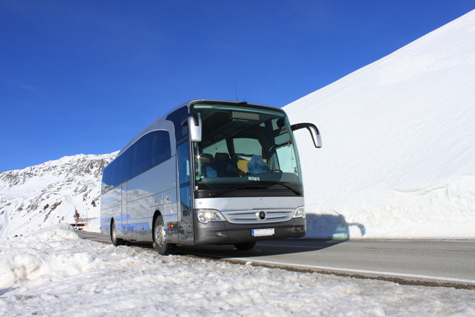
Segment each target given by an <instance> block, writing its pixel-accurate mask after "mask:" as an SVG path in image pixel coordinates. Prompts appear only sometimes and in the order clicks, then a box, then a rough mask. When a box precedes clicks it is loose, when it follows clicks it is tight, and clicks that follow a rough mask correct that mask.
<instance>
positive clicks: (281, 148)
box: [101, 100, 321, 255]
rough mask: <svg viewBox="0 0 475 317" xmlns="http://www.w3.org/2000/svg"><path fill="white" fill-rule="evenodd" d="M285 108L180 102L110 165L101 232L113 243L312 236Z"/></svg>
mask: <svg viewBox="0 0 475 317" xmlns="http://www.w3.org/2000/svg"><path fill="white" fill-rule="evenodd" d="M298 129H307V130H308V131H309V132H310V136H311V138H312V140H313V144H314V146H315V147H316V148H319V147H321V137H320V133H319V131H318V129H317V127H316V126H315V125H314V124H312V123H300V124H293V125H290V123H289V120H288V118H287V115H286V113H285V112H284V110H282V109H279V108H273V107H269V106H263V105H258V104H251V103H247V102H231V101H216V100H194V101H190V102H187V103H185V104H182V105H181V106H179V107H177V108H175V109H173V110H172V111H170V112H169V113H167V114H166V115H164V116H163V117H160V118H158V119H157V120H155V121H154V122H152V123H151V124H150V125H149V126H148V127H146V128H145V129H144V130H143V131H141V132H140V133H139V134H137V135H136V136H135V137H134V138H133V139H132V140H130V142H129V143H128V144H126V145H125V146H124V148H123V149H122V150H121V151H120V152H119V154H118V156H117V157H116V158H115V159H114V160H113V161H112V162H111V163H110V164H109V165H108V166H106V168H105V169H104V172H103V176H102V188H101V232H102V233H103V234H106V235H108V236H110V239H111V242H112V244H113V245H115V246H117V245H120V244H124V243H125V242H151V243H153V247H154V248H155V249H156V250H157V251H158V253H160V254H162V255H166V254H170V253H172V252H173V251H174V249H175V247H176V246H179V245H200V244H231V245H234V246H235V247H236V248H237V249H238V250H250V249H252V248H253V247H254V245H255V244H256V242H257V241H259V240H266V239H285V238H297V237H303V236H305V234H306V223H305V208H304V193H303V183H302V171H301V165H300V161H299V156H298V151H297V146H296V143H295V138H294V135H293V131H295V130H298Z"/></svg>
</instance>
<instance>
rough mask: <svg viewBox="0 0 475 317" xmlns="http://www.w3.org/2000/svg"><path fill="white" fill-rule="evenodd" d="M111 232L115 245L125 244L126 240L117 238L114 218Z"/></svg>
mask: <svg viewBox="0 0 475 317" xmlns="http://www.w3.org/2000/svg"><path fill="white" fill-rule="evenodd" d="M110 232H111V242H112V244H113V245H114V246H115V247H116V246H119V245H122V244H124V241H123V240H122V239H119V238H117V234H116V232H115V223H114V220H112V223H111V230H110Z"/></svg>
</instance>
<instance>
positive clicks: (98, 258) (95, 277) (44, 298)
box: [0, 224, 475, 317]
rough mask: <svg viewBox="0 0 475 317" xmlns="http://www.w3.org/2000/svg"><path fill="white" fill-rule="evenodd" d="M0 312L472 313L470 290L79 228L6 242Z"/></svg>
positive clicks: (0, 264) (0, 260) (1, 249)
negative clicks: (103, 239) (291, 265)
mask: <svg viewBox="0 0 475 317" xmlns="http://www.w3.org/2000/svg"><path fill="white" fill-rule="evenodd" d="M0 315H1V316H12V317H13V316H32V315H35V316H118V315H120V316H226V317H229V316H272V317H274V316H365V317H366V316H408V315H413V316H415V315H417V316H442V315H443V316H464V317H466V316H475V301H474V293H473V291H469V290H457V289H452V288H431V287H419V286H401V285H399V284H396V283H391V282H382V281H376V280H361V279H354V278H349V277H337V276H330V275H320V274H315V273H296V272H289V271H285V270H280V269H269V268H263V267H254V266H252V265H250V264H247V265H238V264H231V263H228V262H223V261H213V260H206V259H199V258H196V257H189V256H180V255H174V256H159V255H158V253H157V252H155V251H154V250H153V249H148V248H139V247H125V246H121V247H114V246H112V245H110V244H103V243H98V242H93V241H88V240H82V239H80V238H78V236H77V235H76V233H75V232H74V231H73V230H72V229H71V228H70V227H69V226H67V225H64V224H61V225H57V226H53V227H50V228H48V229H43V230H42V231H39V232H37V233H35V234H32V235H30V236H28V237H18V238H14V239H11V240H9V241H8V242H5V243H2V245H1V246H0Z"/></svg>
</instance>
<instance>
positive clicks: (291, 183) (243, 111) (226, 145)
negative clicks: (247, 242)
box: [194, 105, 302, 196]
mask: <svg viewBox="0 0 475 317" xmlns="http://www.w3.org/2000/svg"><path fill="white" fill-rule="evenodd" d="M194 112H196V113H199V114H200V116H201V119H202V122H203V136H202V142H200V143H194V157H195V186H196V187H195V189H197V190H198V191H200V190H201V191H205V192H206V191H209V192H208V194H209V195H213V193H214V192H216V191H218V192H221V191H223V190H225V191H224V192H226V193H231V192H233V191H234V192H233V193H232V195H237V196H239V195H246V194H248V192H246V190H249V189H254V190H255V189H256V188H257V189H259V188H261V189H266V190H270V191H267V193H269V194H270V195H277V194H279V195H292V196H294V195H302V181H301V175H300V174H301V173H300V167H299V164H298V162H297V155H296V149H295V144H294V140H293V137H292V134H291V132H290V126H289V124H288V122H287V119H286V117H285V114H284V113H282V112H279V111H271V110H262V109H248V108H245V107H238V106H229V105H226V106H216V105H215V106H208V105H195V107H194ZM228 189H229V191H228ZM262 195H266V194H265V193H263V194H262Z"/></svg>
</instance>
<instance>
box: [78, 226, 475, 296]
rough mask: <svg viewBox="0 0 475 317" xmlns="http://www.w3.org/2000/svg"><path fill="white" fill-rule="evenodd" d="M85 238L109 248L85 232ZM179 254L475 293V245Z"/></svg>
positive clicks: (300, 246) (421, 243)
mask: <svg viewBox="0 0 475 317" xmlns="http://www.w3.org/2000/svg"><path fill="white" fill-rule="evenodd" d="M80 236H81V237H83V238H87V239H91V240H96V241H100V242H106V243H110V240H109V238H108V237H105V236H102V235H100V234H97V233H88V232H84V231H81V232H80ZM177 253H179V254H187V255H194V256H202V257H207V258H214V259H220V260H226V261H230V262H236V263H249V262H251V263H252V264H253V265H263V266H271V267H281V268H285V269H291V270H300V271H311V272H320V273H329V274H341V275H348V276H355V277H366V278H378V279H384V280H391V281H396V282H399V283H409V284H422V285H442V286H453V287H461V288H469V289H475V241H474V240H350V241H334V240H315V239H288V240H276V241H260V242H258V243H257V245H256V246H255V247H254V249H252V250H250V251H237V250H236V249H235V248H234V247H233V246H232V245H222V246H217V245H206V246H196V247H185V246H182V247H179V248H178V249H177Z"/></svg>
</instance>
